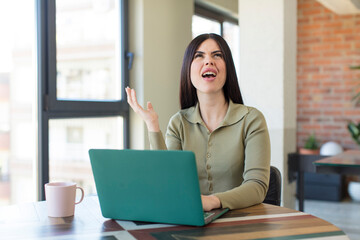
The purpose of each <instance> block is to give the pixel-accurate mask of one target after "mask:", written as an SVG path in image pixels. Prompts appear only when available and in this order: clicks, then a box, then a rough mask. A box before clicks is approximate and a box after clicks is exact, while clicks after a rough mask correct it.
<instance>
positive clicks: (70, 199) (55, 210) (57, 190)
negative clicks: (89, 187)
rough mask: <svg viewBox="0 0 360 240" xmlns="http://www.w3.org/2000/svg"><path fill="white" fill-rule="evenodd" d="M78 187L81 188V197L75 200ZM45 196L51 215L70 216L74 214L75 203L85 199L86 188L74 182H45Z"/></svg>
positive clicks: (49, 214)
mask: <svg viewBox="0 0 360 240" xmlns="http://www.w3.org/2000/svg"><path fill="white" fill-rule="evenodd" d="M76 189H80V190H81V198H80V200H79V201H78V202H75V201H76V200H75V198H76ZM45 198H46V205H47V211H48V216H49V217H69V216H73V215H74V211H75V205H76V204H79V203H81V201H82V200H83V199H84V190H83V189H82V188H81V187H77V186H76V183H74V182H53V183H47V184H45Z"/></svg>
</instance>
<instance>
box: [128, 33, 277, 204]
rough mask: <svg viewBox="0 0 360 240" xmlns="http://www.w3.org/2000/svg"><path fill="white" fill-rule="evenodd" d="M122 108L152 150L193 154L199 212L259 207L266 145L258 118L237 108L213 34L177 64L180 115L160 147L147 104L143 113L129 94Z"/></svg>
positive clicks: (234, 87)
mask: <svg viewBox="0 0 360 240" xmlns="http://www.w3.org/2000/svg"><path fill="white" fill-rule="evenodd" d="M126 93H127V97H128V103H129V104H130V106H131V107H132V109H133V110H134V111H135V112H136V113H137V114H139V115H140V117H141V118H142V119H143V120H144V121H145V123H146V125H147V128H148V131H149V138H150V144H151V147H152V148H153V149H171V150H188V151H193V152H194V153H195V156H196V164H197V170H198V175H199V183H200V190H201V194H202V196H201V198H202V203H203V208H204V210H205V211H209V210H211V209H214V208H220V207H223V208H226V207H227V208H230V209H235V208H244V207H248V206H251V205H255V204H258V203H261V202H262V201H263V200H264V198H265V196H266V192H267V189H268V183H269V168H270V140H269V134H268V130H267V126H266V122H265V119H264V117H263V115H262V114H261V113H260V112H259V111H258V110H257V109H255V108H252V107H247V106H244V105H243V100H242V97H241V93H240V89H239V85H238V81H237V77H236V71H235V67H234V62H233V59H232V56H231V51H230V49H229V46H228V45H227V43H226V41H225V40H224V39H223V38H222V37H220V36H218V35H216V34H203V35H200V36H198V37H196V38H195V39H193V40H192V41H191V42H190V44H189V46H188V47H187V49H186V51H185V55H184V59H183V65H182V70H181V80H180V105H181V110H180V111H179V112H178V113H176V114H175V115H174V116H173V117H172V118H171V119H170V122H169V125H168V128H167V132H166V143H165V141H164V138H163V136H162V133H161V131H160V128H159V122H158V115H157V114H156V112H155V111H154V109H153V106H152V104H151V103H150V102H148V103H147V109H143V108H142V107H141V106H140V105H139V104H138V102H137V99H136V92H135V90H134V89H130V88H126Z"/></svg>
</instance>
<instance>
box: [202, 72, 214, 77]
mask: <svg viewBox="0 0 360 240" xmlns="http://www.w3.org/2000/svg"><path fill="white" fill-rule="evenodd" d="M202 76H203V77H205V76H214V77H216V74H215V73H213V72H205V73H203V75H202Z"/></svg>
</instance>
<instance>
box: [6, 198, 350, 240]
mask: <svg viewBox="0 0 360 240" xmlns="http://www.w3.org/2000/svg"><path fill="white" fill-rule="evenodd" d="M0 236H1V239H65V240H66V239H68V240H70V239H87V240H95V239H96V240H99V239H102V240H105V239H106V240H113V239H114V240H115V239H129V240H130V239H194V238H196V239H269V238H270V237H271V239H283V240H284V239H302V238H306V239H308V238H311V239H349V238H348V237H347V236H346V235H345V233H344V232H343V231H341V230H340V229H339V228H337V227H336V226H334V225H332V224H330V223H329V222H326V221H325V220H322V219H320V218H317V217H314V216H312V215H309V214H306V213H303V212H298V211H295V210H292V209H288V208H283V207H278V206H274V205H269V204H259V205H256V206H253V207H249V208H245V209H239V210H234V211H229V212H228V213H226V214H225V215H224V216H222V217H221V218H219V219H217V220H216V221H215V222H213V223H211V224H209V225H207V226H206V227H190V226H176V225H165V224H151V223H141V222H130V221H115V220H110V219H106V218H103V217H102V215H101V212H100V207H99V202H98V199H97V197H95V196H93V197H86V198H84V200H83V202H82V203H80V204H79V205H77V206H76V209H75V217H66V218H50V217H48V216H47V212H46V202H36V203H26V204H19V205H12V206H7V207H2V208H0Z"/></svg>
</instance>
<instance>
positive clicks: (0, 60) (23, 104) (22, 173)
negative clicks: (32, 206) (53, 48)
mask: <svg viewBox="0 0 360 240" xmlns="http://www.w3.org/2000/svg"><path fill="white" fill-rule="evenodd" d="M19 6H21V7H19ZM0 31H1V38H0V205H8V204H12V203H18V202H26V201H34V200H36V191H35V190H36V185H35V178H36V177H35V174H34V170H35V159H36V131H35V127H36V120H35V119H34V116H36V61H35V59H36V58H35V56H36V49H35V45H36V44H35V40H36V39H35V32H36V31H35V7H34V1H30V0H13V1H0Z"/></svg>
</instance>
